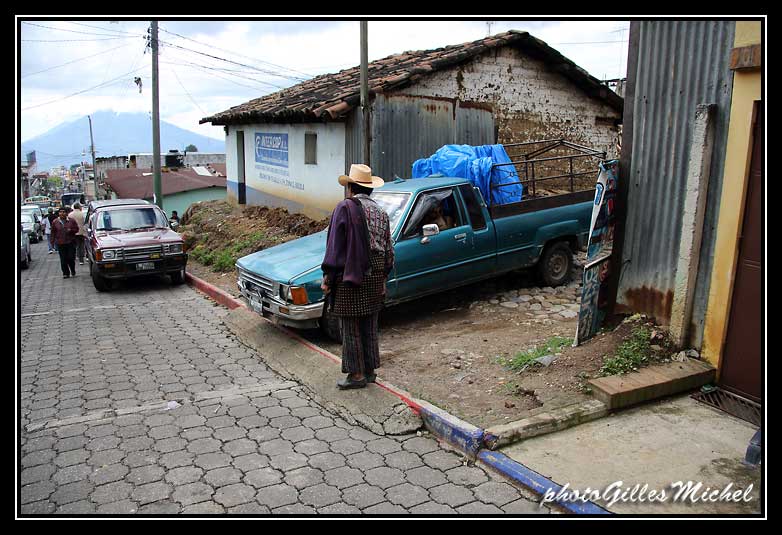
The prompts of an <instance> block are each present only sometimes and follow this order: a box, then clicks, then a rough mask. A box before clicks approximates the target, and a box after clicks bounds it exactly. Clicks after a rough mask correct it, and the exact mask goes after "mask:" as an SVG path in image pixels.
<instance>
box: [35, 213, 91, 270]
mask: <svg viewBox="0 0 782 535" xmlns="http://www.w3.org/2000/svg"><path fill="white" fill-rule="evenodd" d="M81 208H82V207H81V204H79V203H74V205H73V210H71V209H70V208H69V207H68V206H62V207H61V208H60V209H59V210H58V212H57V214H55V213H54V210H53V209H52V208H49V213H48V214H47V215H46V217H44V220H43V225H44V233H45V234H46V242H47V245H48V246H49V254H52V253H54V252H56V253H58V254H59V255H60V268H61V269H62V277H63V278H64V279H67V278H69V277H75V276H76V257H77V256H78V257H79V264H81V265H84V242H85V240H86V239H87V231H86V229H85V226H84V213H83V212H82V210H81Z"/></svg>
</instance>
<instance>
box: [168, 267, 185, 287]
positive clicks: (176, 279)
mask: <svg viewBox="0 0 782 535" xmlns="http://www.w3.org/2000/svg"><path fill="white" fill-rule="evenodd" d="M169 275H170V276H171V283H172V284H182V283H183V282H185V268H182V269H180V270H179V271H174V272H172V273H169Z"/></svg>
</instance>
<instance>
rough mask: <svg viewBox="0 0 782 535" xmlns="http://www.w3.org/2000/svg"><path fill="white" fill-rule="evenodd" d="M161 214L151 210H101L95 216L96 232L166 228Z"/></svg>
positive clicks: (153, 209)
mask: <svg viewBox="0 0 782 535" xmlns="http://www.w3.org/2000/svg"><path fill="white" fill-rule="evenodd" d="M167 227H168V225H167V224H166V220H165V218H164V217H163V214H162V213H161V212H160V211H159V210H157V209H155V208H153V207H150V208H125V209H117V210H102V211H101V212H100V213H98V216H97V225H96V227H95V228H96V230H137V229H145V228H167Z"/></svg>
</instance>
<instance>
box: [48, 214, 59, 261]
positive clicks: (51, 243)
mask: <svg viewBox="0 0 782 535" xmlns="http://www.w3.org/2000/svg"><path fill="white" fill-rule="evenodd" d="M46 219H48V220H49V254H51V253H52V251H54V252H55V253H56V252H57V244H56V243H54V234H53V233H52V232H51V228H52V224H53V223H54V220H55V219H57V214H56V213H54V208H51V207H50V208H49V210H48V213H47V214H46Z"/></svg>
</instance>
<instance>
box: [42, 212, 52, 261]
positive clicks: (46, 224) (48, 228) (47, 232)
mask: <svg viewBox="0 0 782 535" xmlns="http://www.w3.org/2000/svg"><path fill="white" fill-rule="evenodd" d="M51 211H52V209H51V208H49V212H51ZM41 223H42V224H43V234H44V236H46V245H47V247H49V254H52V253H53V252H54V243H53V242H52V222H51V221H50V220H49V217H48V215H45V216H43V220H42V221H41Z"/></svg>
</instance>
